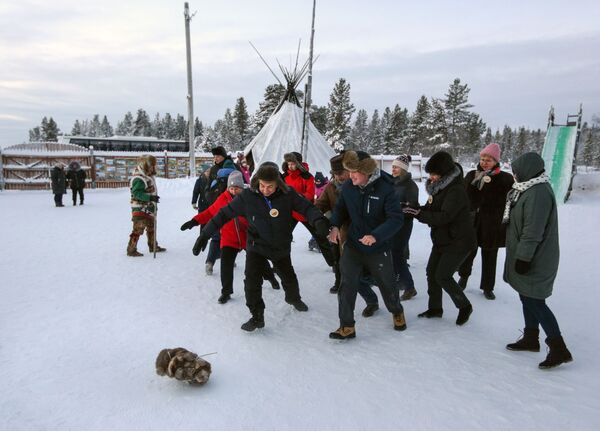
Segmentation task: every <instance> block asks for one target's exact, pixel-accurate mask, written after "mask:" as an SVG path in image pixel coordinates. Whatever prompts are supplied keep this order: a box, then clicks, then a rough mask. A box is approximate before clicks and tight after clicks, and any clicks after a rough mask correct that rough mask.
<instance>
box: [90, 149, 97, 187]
mask: <svg viewBox="0 0 600 431" xmlns="http://www.w3.org/2000/svg"><path fill="white" fill-rule="evenodd" d="M89 150H90V177H91V179H92V188H93V189H95V188H96V158H95V157H94V146H93V145H90V148H89Z"/></svg>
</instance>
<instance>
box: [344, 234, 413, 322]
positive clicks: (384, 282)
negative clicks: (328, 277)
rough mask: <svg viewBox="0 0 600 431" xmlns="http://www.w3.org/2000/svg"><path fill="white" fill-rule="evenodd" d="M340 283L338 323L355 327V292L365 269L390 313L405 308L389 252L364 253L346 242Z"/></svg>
mask: <svg viewBox="0 0 600 431" xmlns="http://www.w3.org/2000/svg"><path fill="white" fill-rule="evenodd" d="M340 266H341V271H342V282H341V285H340V290H339V291H338V314H339V318H340V326H354V306H355V303H356V294H357V292H358V290H359V288H360V284H361V280H362V278H363V275H364V274H365V272H367V271H368V272H369V273H370V274H371V277H373V279H374V280H375V283H376V284H377V286H378V287H379V291H380V292H381V297H382V298H383V302H384V303H385V306H386V308H387V309H388V311H389V312H390V313H393V314H398V313H401V312H403V311H404V309H403V308H402V304H401V303H400V297H399V294H398V289H397V286H396V283H395V282H394V279H395V277H394V264H393V263H392V254H391V252H390V251H384V252H381V253H376V254H372V255H368V254H363V253H361V252H359V251H358V250H355V249H353V248H352V247H349V246H348V245H346V246H345V247H344V252H343V253H342V257H341V260H340Z"/></svg>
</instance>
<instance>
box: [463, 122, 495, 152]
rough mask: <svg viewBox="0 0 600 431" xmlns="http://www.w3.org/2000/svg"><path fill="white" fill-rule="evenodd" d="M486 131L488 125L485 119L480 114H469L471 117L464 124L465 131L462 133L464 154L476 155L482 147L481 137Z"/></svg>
mask: <svg viewBox="0 0 600 431" xmlns="http://www.w3.org/2000/svg"><path fill="white" fill-rule="evenodd" d="M485 131H486V126H485V123H484V122H483V120H481V118H480V117H479V115H478V114H474V113H471V114H469V119H468V121H467V124H466V125H465V126H464V131H463V133H462V135H463V137H462V141H463V142H464V144H463V145H462V148H463V152H462V153H463V154H464V155H466V156H468V157H469V158H470V157H471V156H474V155H476V154H477V153H478V152H479V149H480V148H481V146H482V145H481V137H482V136H483V134H484V132H485ZM490 139H491V131H490Z"/></svg>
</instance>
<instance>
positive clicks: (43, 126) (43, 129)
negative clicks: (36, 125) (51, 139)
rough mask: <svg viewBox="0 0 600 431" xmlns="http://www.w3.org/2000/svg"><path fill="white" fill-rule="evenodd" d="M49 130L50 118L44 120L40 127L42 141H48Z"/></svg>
mask: <svg viewBox="0 0 600 431" xmlns="http://www.w3.org/2000/svg"><path fill="white" fill-rule="evenodd" d="M47 130H48V117H44V118H42V123H41V125H40V141H43V142H44V141H47V140H48V135H47V134H46V131H47Z"/></svg>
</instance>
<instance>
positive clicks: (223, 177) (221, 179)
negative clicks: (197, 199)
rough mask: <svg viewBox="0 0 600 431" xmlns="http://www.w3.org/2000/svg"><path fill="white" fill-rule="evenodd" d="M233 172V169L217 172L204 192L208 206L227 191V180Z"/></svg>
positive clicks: (222, 169) (223, 169)
mask: <svg viewBox="0 0 600 431" xmlns="http://www.w3.org/2000/svg"><path fill="white" fill-rule="evenodd" d="M233 171H235V169H233V168H221V169H219V170H218V171H217V178H215V179H214V180H212V182H211V183H210V185H209V187H208V190H207V191H206V199H207V200H208V203H209V204H210V205H212V204H213V203H214V202H215V201H216V200H217V198H218V197H219V195H221V193H223V192H224V191H225V190H227V179H228V178H229V174H230V173H232V172H233Z"/></svg>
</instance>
